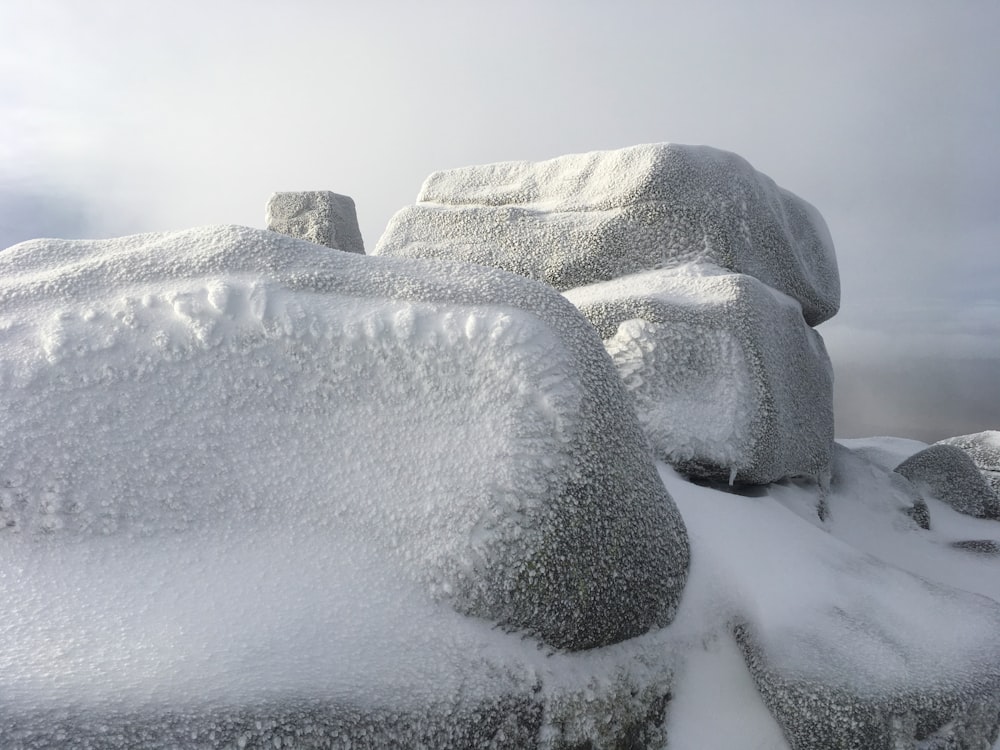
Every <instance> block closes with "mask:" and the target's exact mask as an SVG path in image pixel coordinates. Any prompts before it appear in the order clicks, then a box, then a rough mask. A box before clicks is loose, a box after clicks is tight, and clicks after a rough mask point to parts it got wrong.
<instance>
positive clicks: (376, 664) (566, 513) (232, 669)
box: [0, 227, 687, 745]
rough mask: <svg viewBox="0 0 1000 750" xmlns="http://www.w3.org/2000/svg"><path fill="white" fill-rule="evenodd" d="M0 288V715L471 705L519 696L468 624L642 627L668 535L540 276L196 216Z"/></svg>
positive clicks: (567, 639) (648, 476) (623, 410)
mask: <svg viewBox="0 0 1000 750" xmlns="http://www.w3.org/2000/svg"><path fill="white" fill-rule="evenodd" d="M0 299H2V307H0V310H2V313H0V361H2V365H0V386H2V390H0V393H2V400H0V425H2V428H3V436H2V437H3V447H4V461H3V464H2V467H0V492H2V513H3V519H4V527H3V533H4V534H5V535H6V541H5V544H4V545H3V546H2V550H0V556H2V558H3V559H2V562H0V569H2V570H4V571H6V572H5V574H4V575H3V576H0V588H2V591H3V599H4V603H5V613H6V622H7V626H6V627H5V636H6V637H5V639H4V647H3V649H2V651H0V660H2V662H3V664H4V667H3V669H0V681H2V685H0V694H2V695H3V696H4V700H5V701H7V702H6V703H5V705H6V706H7V707H8V708H9V709H10V710H11V711H13V705H14V703H16V704H17V706H18V707H19V708H20V709H22V714H23V715H24V716H29V715H34V714H32V713H31V712H32V711H33V710H35V709H38V708H39V707H41V709H40V710H41V711H42V714H41V715H43V716H44V715H45V713H46V712H45V709H46V708H51V707H52V706H53V705H60V706H64V707H66V710H67V711H68V712H69V713H68V714H67V718H66V720H67V721H68V722H70V724H73V721H74V720H73V716H74V714H73V711H74V710H75V709H74V708H73V706H75V705H77V704H78V703H79V704H80V705H81V706H84V707H85V706H86V705H90V704H92V703H94V702H97V703H99V704H100V710H96V711H94V712H89V713H88V712H87V711H84V714H82V715H86V716H93V715H99V714H101V713H102V711H103V712H104V713H106V714H107V715H108V716H112V715H124V714H129V715H140V714H142V712H143V711H145V710H147V708H148V709H149V710H151V711H153V713H156V711H157V710H158V709H157V706H161V705H162V704H163V703H165V702H166V703H170V704H171V705H175V704H176V700H177V697H178V696H181V697H183V696H193V697H192V700H193V701H196V702H197V703H198V708H197V711H200V712H202V714H204V713H205V712H206V711H207V712H208V714H211V715H213V716H214V715H215V714H212V713H211V712H212V711H214V710H215V709H216V708H219V710H221V711H225V709H226V706H229V705H230V701H237V702H238V704H239V705H241V706H244V705H249V704H251V703H253V702H255V701H259V702H261V703H263V704H267V705H269V706H272V707H273V706H275V705H277V706H279V707H280V705H281V701H282V700H290V701H291V703H289V704H288V706H286V707H287V708H288V710H290V711H293V713H294V711H295V710H298V708H296V707H297V706H298V705H299V704H298V703H296V701H298V700H299V698H302V700H305V701H306V702H307V703H308V701H311V700H314V699H315V700H318V701H319V702H320V704H323V703H324V701H325V702H326V704H327V705H336V704H338V702H345V701H346V702H347V703H348V704H349V705H357V704H360V705H361V706H362V707H364V706H366V705H369V704H371V705H374V706H376V707H378V706H382V707H385V708H386V710H394V709H398V710H399V711H402V712H404V713H405V711H406V710H410V709H412V710H413V711H415V712H417V713H416V714H415V715H422V714H420V711H421V710H422V708H426V706H428V705H432V704H433V705H437V704H436V703H435V701H438V702H443V705H445V706H446V707H447V705H451V704H455V706H454V708H455V711H456V712H458V714H462V712H463V711H465V712H466V714H467V715H469V716H472V714H471V713H469V712H474V710H475V707H476V705H478V702H479V701H481V700H486V699H487V698H489V699H491V700H493V702H494V703H495V702H496V700H495V699H497V698H498V696H500V697H503V696H504V695H510V694H522V695H523V694H525V691H526V688H525V686H526V685H527V686H531V685H533V684H534V682H535V680H534V679H528V678H525V677H523V674H522V673H521V672H519V671H518V669H519V668H518V667H517V663H518V659H520V658H521V657H517V658H515V659H514V661H513V662H511V663H508V662H509V661H510V660H509V658H508V657H507V656H506V654H504V655H501V656H496V657H495V658H494V657H491V656H490V649H491V648H494V646H490V644H491V643H493V644H495V645H496V644H499V646H496V647H497V648H501V649H508V650H509V649H510V646H509V645H504V644H510V643H514V644H519V643H527V644H528V645H527V646H522V647H521V649H520V651H517V650H516V649H515V651H516V653H522V652H523V651H524V650H525V649H526V650H528V651H533V650H534V649H535V643H534V641H531V640H529V641H527V642H523V641H521V640H520V639H519V634H515V635H512V636H507V635H505V634H504V632H503V630H500V629H496V630H492V629H491V627H494V623H495V622H499V623H502V624H504V625H505V626H507V628H522V629H524V630H526V631H528V632H531V633H535V634H537V635H538V636H540V637H541V638H542V639H543V640H544V641H546V642H548V643H549V644H552V645H555V646H559V647H566V648H583V647H587V646H594V645H599V644H604V643H609V642H613V641H616V640H621V639H623V638H627V637H629V636H633V635H639V634H641V633H643V632H645V631H646V630H648V629H649V628H650V627H651V626H653V625H658V624H665V623H666V622H668V621H669V620H670V618H671V617H672V615H673V611H674V609H675V607H676V605H677V599H678V597H679V594H680V591H681V588H682V586H683V582H684V579H685V576H686V565H687V542H686V536H685V533H684V529H683V525H682V522H681V520H680V518H679V515H678V514H677V512H676V509H675V508H674V506H673V504H672V502H671V500H670V498H669V496H668V495H667V493H666V491H665V490H664V488H663V486H662V484H661V483H660V482H659V480H658V478H657V475H656V473H655V470H654V468H653V466H652V463H651V461H650V459H649V456H648V452H647V451H648V448H647V444H646V442H645V440H644V438H643V437H642V434H641V432H640V430H639V427H638V425H637V423H636V422H635V419H634V415H633V414H632V412H631V410H630V408H629V405H628V400H627V396H626V394H625V393H624V391H623V389H622V388H621V385H620V383H619V381H618V379H617V376H616V374H615V371H614V368H613V366H612V364H611V362H610V361H609V360H608V358H607V355H606V353H605V352H604V349H603V347H602V346H601V342H600V339H599V338H598V337H597V335H596V333H595V332H594V330H593V328H592V327H591V326H590V325H589V324H588V323H587V321H586V320H585V319H583V318H582V316H580V315H579V313H578V312H577V311H576V310H575V308H573V307H572V305H570V304H569V303H568V302H566V301H565V300H564V299H563V298H562V297H561V296H560V295H558V294H557V293H555V292H554V291H552V290H551V289H549V288H547V287H545V286H544V285H541V284H537V283H535V282H532V281H530V280H527V279H523V278H520V277H517V276H514V275H511V274H506V273H503V272H499V271H495V270H490V269H478V268H475V267H472V266H468V265H464V264H449V263H432V264H429V263H426V262H422V261H412V260H402V259H379V258H364V257H358V256H356V255H351V254H346V253H331V252H328V251H326V250H324V249H322V248H319V247H317V246H316V245H314V244H310V243H307V242H303V241H301V240H295V239H292V238H289V237H285V236H283V235H280V234H277V233H274V232H268V231H262V230H253V229H248V228H244V227H208V228H203V229H198V230H190V231H186V232H180V233H176V234H166V235H139V236H135V237H127V238H119V239H115V240H105V241H92V242H91V241H75V242H74V241H57V240H46V241H33V242H29V243H24V244H21V245H17V246H14V247H12V248H10V249H8V250H6V251H5V252H4V253H2V254H0ZM435 600H439V601H441V602H448V603H450V604H451V605H452V606H453V607H455V608H456V609H457V610H459V611H460V612H462V613H465V614H471V615H475V616H480V617H482V618H485V619H482V620H479V619H475V618H474V617H473V618H469V617H462V616H461V615H459V614H458V613H456V612H454V611H452V610H451V609H449V608H447V607H442V606H441V605H440V604H439V603H437V602H436V601H435ZM490 665H493V666H492V667H491V666H490ZM510 670H513V672H511V671H510ZM494 673H495V674H494ZM625 692H626V694H627V695H632V694H633V692H634V693H635V694H636V695H638V694H639V692H638V691H632V690H631V689H628V690H626V691H625ZM527 694H528V695H532V694H533V693H532V692H531V690H530V689H527ZM306 699H308V700H306ZM567 700H568V699H567ZM459 704H460V705H459ZM150 707H152V708H150ZM307 708H308V706H307ZM192 710H195V709H192ZM303 710H305V711H306V713H305V714H304V715H310V714H309V710H306V709H303ZM136 712H138V714H136ZM529 713H530V712H529ZM208 714H205V715H208ZM9 715H10V714H8V716H9ZM157 715H159V714H157ZM253 715H254V714H253V712H251V714H250V716H253ZM442 716H445V714H442ZM248 720H249V719H248ZM254 720H256V719H254ZM25 721H28V720H27V719H25ZM470 722H471V723H472V724H475V721H474V720H472V719H470ZM29 723H30V722H29ZM43 723H44V722H43ZM237 723H238V722H237ZM458 723H459V724H461V721H459V722H458ZM14 725H16V726H26V724H25V723H24V722H19V721H15V722H14ZM14 725H8V729H9V730H10V731H14V729H12V728H11V727H12V726H14ZM140 726H144V725H143V724H141V722H140ZM15 728H16V727H15ZM81 731H82V730H81ZM227 731H228V730H227ZM234 731H235V730H234ZM9 736H10V735H9ZM125 744H126V745H127V744H128V742H125Z"/></svg>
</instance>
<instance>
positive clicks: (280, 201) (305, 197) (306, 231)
mask: <svg viewBox="0 0 1000 750" xmlns="http://www.w3.org/2000/svg"><path fill="white" fill-rule="evenodd" d="M266 221H267V228H268V229H270V230H272V231H275V232H281V233H282V234H287V235H289V236H290V237H298V238H299V239H303V240H308V241H309V242H314V243H316V244H317V245H325V246H326V247H331V248H334V249H335V250H343V251H344V252H347V253H359V254H361V255H364V254H365V245H364V241H363V240H362V239H361V229H360V228H359V227H358V212H357V210H356V209H355V208H354V201H353V200H352V199H351V198H350V197H349V196H346V195H340V194H338V193H332V192H330V191H329V190H313V191H305V192H298V193H275V194H274V195H272V196H271V199H270V200H269V201H268V202H267V214H266Z"/></svg>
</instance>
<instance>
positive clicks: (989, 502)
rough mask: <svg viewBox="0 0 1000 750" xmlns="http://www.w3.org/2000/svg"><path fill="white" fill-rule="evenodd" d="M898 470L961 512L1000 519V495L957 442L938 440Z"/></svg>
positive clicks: (911, 457)
mask: <svg viewBox="0 0 1000 750" xmlns="http://www.w3.org/2000/svg"><path fill="white" fill-rule="evenodd" d="M896 471H897V472H898V473H900V474H902V475H903V476H904V477H906V478H907V479H909V480H910V481H911V482H913V484H914V485H916V487H917V488H918V489H921V490H925V491H928V492H930V493H932V494H933V495H935V496H936V497H938V498H940V499H941V500H943V501H944V502H946V503H948V504H949V505H950V506H951V507H953V508H954V509H955V510H957V511H959V512H960V513H967V514H968V515H970V516H975V517H976V518H992V519H996V520H1000V497H997V494H996V493H995V492H994V491H993V490H992V489H991V488H990V486H989V485H988V484H986V480H985V479H984V477H983V475H982V474H981V473H980V471H979V469H978V468H977V466H976V464H975V463H974V462H973V460H972V459H971V458H970V457H969V455H968V454H967V453H966V452H965V451H964V450H963V449H962V448H960V447H958V446H957V445H950V444H946V443H935V444H934V445H932V446H930V447H929V448H925V449H924V450H922V451H920V452H919V453H915V454H914V455H912V456H910V458H908V459H906V460H905V461H903V463H901V464H900V465H899V466H897V467H896Z"/></svg>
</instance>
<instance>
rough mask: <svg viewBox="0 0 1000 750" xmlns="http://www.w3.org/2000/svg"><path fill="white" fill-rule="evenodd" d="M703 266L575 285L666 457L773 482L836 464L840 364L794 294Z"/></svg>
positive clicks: (699, 470) (573, 297)
mask: <svg viewBox="0 0 1000 750" xmlns="http://www.w3.org/2000/svg"><path fill="white" fill-rule="evenodd" d="M711 270H712V269H707V268H705V267H703V266H698V267H682V268H679V269H671V270H661V271H649V272H646V273H643V274H637V275H634V276H628V277H623V278H620V279H615V280H614V281H608V282H604V283H602V284H592V285H589V286H585V287H579V288H577V289H573V290H570V291H568V292H566V293H565V296H566V297H567V299H569V300H570V301H571V302H573V304H575V305H576V306H577V307H578V308H579V309H580V310H581V312H583V314H584V315H585V316H586V317H587V319H588V320H589V321H590V322H591V323H592V324H593V325H594V327H595V328H596V329H597V331H598V333H599V334H600V335H601V338H602V339H604V345H605V348H606V349H607V350H608V352H609V354H610V355H611V358H612V360H614V362H615V364H616V366H617V367H618V372H619V374H620V375H621V378H622V381H623V382H624V383H625V387H626V389H628V391H629V392H630V393H631V395H632V397H633V399H634V401H635V405H636V412H637V413H638V415H639V420H640V423H641V424H642V426H643V429H644V430H645V432H646V434H647V435H648V436H649V437H650V440H651V442H652V444H653V449H654V451H655V452H656V455H657V457H658V458H660V459H661V460H664V461H667V462H669V463H670V464H672V465H673V466H675V467H676V468H678V469H679V470H680V471H682V472H683V473H685V474H687V475H689V476H694V477H700V478H707V479H713V480H722V481H730V482H734V481H735V482H737V483H742V484H767V483H769V482H773V481H776V480H778V479H781V478H782V477H786V476H791V475H808V476H812V477H814V478H817V479H822V478H825V477H826V476H827V475H828V473H829V466H830V459H831V455H832V450H833V400H832V395H833V370H832V367H831V365H830V359H829V357H828V356H827V353H826V348H825V347H824V345H823V340H822V338H821V337H820V336H819V334H818V333H817V332H816V331H814V330H813V329H812V328H810V327H809V326H807V325H806V323H805V321H804V320H803V319H802V313H801V309H800V307H799V305H798V303H796V302H795V300H793V299H791V298H789V297H787V296H785V295H784V294H781V293H780V292H776V291H774V290H773V289H770V288H769V287H767V286H766V285H764V284H763V283H761V282H760V281H758V280H757V279H755V278H753V277H751V276H746V275H742V274H726V273H721V272H719V271H718V270H716V272H715V273H714V274H713V273H711Z"/></svg>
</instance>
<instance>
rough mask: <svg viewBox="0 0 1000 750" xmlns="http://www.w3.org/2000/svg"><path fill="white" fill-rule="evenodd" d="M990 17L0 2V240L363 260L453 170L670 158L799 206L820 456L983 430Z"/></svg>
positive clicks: (986, 411)
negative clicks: (324, 231) (275, 223)
mask: <svg viewBox="0 0 1000 750" xmlns="http://www.w3.org/2000/svg"><path fill="white" fill-rule="evenodd" d="M997 38H1000V3H997V2H996V0H883V1H881V2H871V0H864V1H859V0H841V1H839V2H837V3H821V2H819V1H818V0H816V1H815V2H814V1H812V0H731V1H730V2H723V1H722V0H703V1H700V2H697V3H695V2H685V3H681V2H672V0H658V1H656V2H643V1H638V0H637V1H635V2H623V3H611V2H590V1H589V0H576V1H575V2H569V1H568V0H550V1H548V2H546V1H545V0H534V1H533V2H524V1H523V0H509V1H508V2H505V3H503V4H486V3H478V2H472V1H471V0H465V1H464V2H437V1H435V0H428V1H427V2H424V3H404V2H389V1H388V0H369V1H368V2H365V3H341V2H320V1H318V0H317V1H312V0H285V1H284V2H282V3H276V2H260V1H258V0H242V1H240V2H236V1H231V0H200V1H199V2H192V1H191V0H172V1H171V2H160V1H159V0H149V1H148V2H143V3H136V2H132V1H131V0H88V2H86V3H83V2H79V1H78V0H36V1H35V2H32V3H3V4H0V247H5V246H7V245H10V244H13V243H15V242H18V241H21V240H24V239H28V238H32V237H38V236H56V237H108V236H117V235H123V234H131V233H135V232H145V231H168V230H175V229H183V228H187V227H191V226H196V225H203V224H219V223H237V224H246V225H250V226H259V227H262V226H263V225H264V205H265V204H266V201H267V198H268V197H269V196H270V194H271V193H272V192H275V191H285V190H333V191H335V192H338V193H343V194H346V195H350V196H352V197H353V198H354V200H355V202H356V204H357V208H358V217H359V222H360V224H361V230H362V234H363V235H364V240H365V244H366V247H367V248H368V249H369V250H371V249H373V248H374V247H375V244H376V242H377V240H378V237H379V236H380V235H381V233H382V230H383V228H384V227H385V225H386V223H387V222H388V220H389V218H390V216H391V215H392V214H393V213H394V212H395V211H396V210H398V209H400V208H402V207H403V206H405V205H408V204H411V203H413V202H414V200H415V199H416V194H417V192H418V190H419V188H420V185H421V183H422V182H423V180H424V178H425V177H426V176H427V175H428V174H430V173H431V172H432V171H435V170H438V169H447V168H450V167H459V166H465V165H468V164H481V163H489V162H495V161H505V160H510V159H518V160H520V159H526V160H540V159H548V158H552V157H555V156H559V155H561V154H568V153H578V152H584V151H594V150H600V149H611V148H621V147H625V146H630V145H634V144H639V143H653V142H664V141H673V142H677V143H688V144H707V145H710V146H715V147H717V148H721V149H725V150H729V151H734V152H736V153H738V154H740V155H741V156H743V157H745V158H746V159H747V160H749V161H750V163H751V164H753V165H754V166H755V167H756V168H757V169H759V170H760V171H762V172H764V173H765V174H767V175H769V176H771V177H772V178H774V179H775V180H776V181H777V182H778V183H779V184H780V185H781V186H783V187H785V188H787V189H789V190H791V191H793V192H795V193H796V194H798V195H800V196H801V197H803V198H805V199H806V200H808V201H809V202H811V203H812V204H813V205H815V206H816V207H817V208H818V209H819V210H820V211H821V212H822V214H823V216H824V217H825V218H826V221H827V223H828V225H829V228H830V231H831V233H832V235H833V239H834V243H835V245H836V249H837V257H838V262H839V265H840V271H841V284H842V289H843V296H842V305H841V312H840V313H839V315H838V316H837V317H836V318H834V319H833V320H831V321H829V322H827V323H824V324H823V325H821V326H820V328H819V331H820V333H821V334H822V335H823V336H824V339H825V340H826V343H827V347H828V349H829V351H830V355H831V357H832V359H833V363H834V368H835V373H836V386H835V408H836V415H837V434H838V436H839V437H858V436H867V435H885V434H888V435H897V436H902V437H913V438H917V439H921V440H926V441H932V440H937V439H940V438H943V437H947V436H950V435H955V434H963V433H968V432H975V431H979V430H983V429H1000V210H998V209H1000V126H998V123H1000V85H998V84H997V80H998V78H1000V44H997V42H996V39H997Z"/></svg>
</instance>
